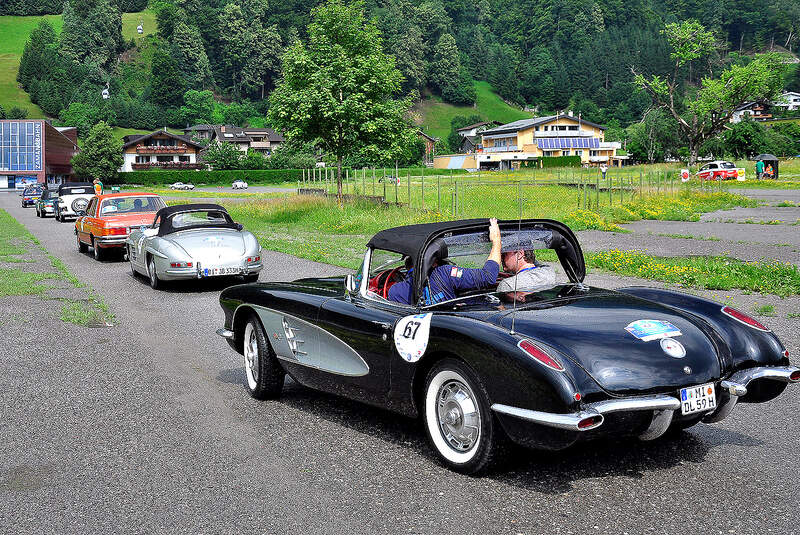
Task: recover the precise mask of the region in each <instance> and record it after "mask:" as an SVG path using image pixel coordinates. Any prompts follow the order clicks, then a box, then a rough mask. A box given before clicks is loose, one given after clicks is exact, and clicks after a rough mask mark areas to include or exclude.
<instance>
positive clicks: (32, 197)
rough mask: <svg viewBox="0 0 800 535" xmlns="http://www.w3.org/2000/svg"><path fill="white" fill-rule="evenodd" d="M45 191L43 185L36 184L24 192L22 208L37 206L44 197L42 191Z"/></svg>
mask: <svg viewBox="0 0 800 535" xmlns="http://www.w3.org/2000/svg"><path fill="white" fill-rule="evenodd" d="M44 189H45V188H44V187H43V186H42V185H41V184H35V185H33V186H28V187H26V188H25V189H24V190H22V207H23V208H27V207H28V206H35V205H36V201H38V200H39V197H41V196H42V191H43V190H44Z"/></svg>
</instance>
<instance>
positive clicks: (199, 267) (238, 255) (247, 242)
mask: <svg viewBox="0 0 800 535" xmlns="http://www.w3.org/2000/svg"><path fill="white" fill-rule="evenodd" d="M126 246H127V248H128V260H129V261H130V263H131V271H132V272H133V274H134V276H135V275H136V274H137V273H141V274H143V275H146V276H147V277H148V278H149V279H150V286H152V287H153V288H154V289H157V288H159V287H160V286H162V284H163V282H164V281H175V280H190V279H201V278H204V277H219V276H229V277H230V276H239V277H242V278H243V279H244V280H245V281H247V282H251V281H255V280H258V274H259V272H260V271H261V268H262V263H261V245H260V244H259V243H258V240H257V239H256V237H255V236H253V234H252V233H250V232H248V231H246V230H244V229H243V228H242V225H240V224H239V223H235V222H234V221H233V219H231V216H230V215H229V214H228V212H227V211H226V210H225V208H223V207H222V206H220V205H218V204H181V205H177V206H168V207H166V208H162V209H161V210H159V211H158V212H157V213H156V215H155V219H154V220H153V223H152V225H150V226H149V227H143V228H139V229H136V230H133V231H132V232H131V234H130V236H128V240H127V244H126Z"/></svg>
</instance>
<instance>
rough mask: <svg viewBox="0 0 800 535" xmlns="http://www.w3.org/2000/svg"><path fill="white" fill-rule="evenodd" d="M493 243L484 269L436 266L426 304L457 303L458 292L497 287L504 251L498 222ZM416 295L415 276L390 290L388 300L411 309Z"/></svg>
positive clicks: (426, 289)
mask: <svg viewBox="0 0 800 535" xmlns="http://www.w3.org/2000/svg"><path fill="white" fill-rule="evenodd" d="M489 240H490V241H491V242H492V250H491V251H490V252H489V257H488V258H487V259H486V263H485V264H484V265H483V267H482V268H474V269H471V268H462V267H459V266H456V265H452V264H445V265H436V267H434V268H433V270H432V271H431V273H430V275H429V276H428V281H427V283H426V284H425V287H424V288H423V296H422V297H423V302H424V303H425V304H426V305H431V304H434V303H439V302H442V301H447V300H448V299H455V298H456V296H457V292H466V291H469V290H481V289H483V288H490V287H493V286H494V285H495V284H496V282H497V274H498V273H499V272H500V261H501V259H500V250H501V247H502V242H501V238H500V227H499V226H498V225H497V219H495V218H492V219H490V220H489ZM445 249H446V247H445ZM437 260H438V264H441V263H442V261H443V260H444V258H438V259H437ZM412 273H413V272H412ZM412 294H413V275H412V274H409V275H408V276H407V277H406V279H405V280H404V281H402V282H398V283H395V284H394V285H393V286H392V287H391V288H389V293H388V297H389V300H390V301H395V302H397V303H405V304H407V305H410V304H412V303H411V299H412Z"/></svg>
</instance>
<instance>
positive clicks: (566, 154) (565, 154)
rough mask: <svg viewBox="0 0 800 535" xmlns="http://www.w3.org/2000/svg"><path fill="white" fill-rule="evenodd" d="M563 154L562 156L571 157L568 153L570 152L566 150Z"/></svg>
mask: <svg viewBox="0 0 800 535" xmlns="http://www.w3.org/2000/svg"><path fill="white" fill-rule="evenodd" d="M561 154H562V155H563V156H569V151H568V150H565V151H563V152H562V153H561Z"/></svg>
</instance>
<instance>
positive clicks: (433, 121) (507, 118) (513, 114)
mask: <svg viewBox="0 0 800 535" xmlns="http://www.w3.org/2000/svg"><path fill="white" fill-rule="evenodd" d="M475 92H476V94H477V98H476V102H475V107H474V108H473V107H472V106H454V105H452V104H446V103H444V102H442V99H441V97H438V96H432V97H429V98H426V99H424V100H423V101H422V102H420V103H419V104H418V105H417V106H415V109H414V111H415V112H416V113H418V114H419V119H420V120H419V123H418V124H420V125H425V126H426V127H427V130H426V133H427V134H428V135H431V136H434V137H440V138H445V137H447V135H448V134H449V133H450V121H451V120H452V119H453V117H456V116H458V115H480V116H481V117H483V118H484V119H485V120H487V121H489V120H493V121H500V122H501V123H510V122H511V121H516V120H518V119H528V118H530V117H531V114H530V113H527V112H524V111H522V110H519V109H517V108H513V107H511V106H509V105H508V104H506V103H505V102H503V100H502V99H501V98H500V97H499V96H497V94H495V93H494V92H493V91H492V86H490V85H489V82H483V81H476V82H475Z"/></svg>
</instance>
